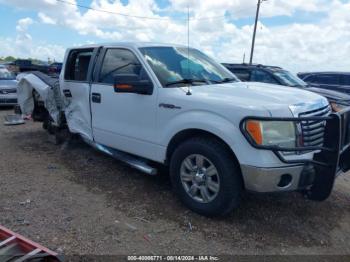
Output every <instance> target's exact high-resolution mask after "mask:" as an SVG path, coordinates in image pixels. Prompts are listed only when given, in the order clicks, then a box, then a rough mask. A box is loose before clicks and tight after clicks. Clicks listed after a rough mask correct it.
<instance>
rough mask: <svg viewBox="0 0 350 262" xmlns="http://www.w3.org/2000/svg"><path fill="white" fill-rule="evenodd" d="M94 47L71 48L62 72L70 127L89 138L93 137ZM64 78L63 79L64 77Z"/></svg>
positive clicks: (63, 91) (62, 87) (62, 89)
mask: <svg viewBox="0 0 350 262" xmlns="http://www.w3.org/2000/svg"><path fill="white" fill-rule="evenodd" d="M93 56H94V49H93V48H87V49H73V50H70V51H69V53H68V55H67V58H66V63H65V68H64V75H63V74H61V76H60V78H61V83H62V81H63V84H62V85H61V92H62V95H63V96H64V97H65V99H66V102H67V104H68V106H67V108H66V118H67V123H68V126H69V129H70V131H71V132H73V133H79V134H81V135H82V136H84V137H85V138H88V139H89V140H92V139H93V135H92V129H91V112H90V83H89V82H90V78H91V77H90V76H91V72H92V67H93V62H92V60H93ZM62 78H63V79H62Z"/></svg>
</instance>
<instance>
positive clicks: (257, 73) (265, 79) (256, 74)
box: [251, 70, 278, 84]
mask: <svg viewBox="0 0 350 262" xmlns="http://www.w3.org/2000/svg"><path fill="white" fill-rule="evenodd" d="M251 81H253V82H262V83H268V84H278V82H277V81H276V80H275V79H274V78H273V77H272V76H271V75H270V74H268V73H267V72H265V71H262V70H253V72H252V76H251Z"/></svg>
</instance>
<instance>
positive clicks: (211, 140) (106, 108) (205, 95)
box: [19, 43, 350, 216]
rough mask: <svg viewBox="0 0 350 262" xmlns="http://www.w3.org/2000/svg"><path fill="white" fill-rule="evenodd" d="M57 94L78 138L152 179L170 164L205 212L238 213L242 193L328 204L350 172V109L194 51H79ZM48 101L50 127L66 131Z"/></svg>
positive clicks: (174, 177) (67, 63) (179, 188)
mask: <svg viewBox="0 0 350 262" xmlns="http://www.w3.org/2000/svg"><path fill="white" fill-rule="evenodd" d="M32 77H33V76H32ZM30 78H31V76H30V75H29V76H28V75H27V76H26V77H23V78H22V79H20V85H19V86H21V83H22V84H23V85H25V83H27V84H28V83H30V82H33V83H34V82H35V81H34V80H33V79H30ZM33 78H35V77H33ZM41 79H42V80H43V81H44V79H43V78H41ZM39 82H40V81H39ZM37 85H38V84H37ZM44 85H45V84H43V86H44ZM27 87H28V85H27ZM32 87H33V88H34V89H38V90H39V88H36V87H35V84H33V85H32ZM20 89H21V88H19V90H20ZM58 89H59V93H60V96H61V99H62V101H63V102H62V103H61V104H62V105H63V106H61V107H60V108H61V109H59V110H61V113H62V114H63V115H64V118H65V121H63V122H64V123H66V124H67V126H68V129H69V131H70V132H71V133H76V134H79V135H80V136H81V137H82V138H83V139H84V141H86V142H87V143H89V144H90V145H92V146H94V147H95V148H97V149H99V150H101V151H103V152H105V153H107V154H109V155H111V156H114V157H116V158H118V159H121V160H123V161H125V162H126V163H128V164H129V165H131V166H133V167H135V168H137V169H139V170H142V171H144V172H146V173H148V174H156V171H157V170H156V168H155V166H156V165H155V163H161V164H163V165H165V166H167V167H169V170H170V172H169V173H170V177H171V181H172V184H173V188H174V191H175V192H176V194H177V195H178V196H179V198H180V199H181V200H182V202H183V203H184V204H185V205H186V206H188V207H189V208H190V209H192V210H193V211H195V212H198V213H200V214H203V215H206V216H217V215H224V214H227V213H228V212H230V211H231V210H233V209H234V208H236V207H238V205H239V203H240V200H241V196H242V193H243V192H244V191H253V192H262V193H264V192H286V191H301V192H303V193H304V194H305V195H306V196H308V197H309V198H310V199H314V200H318V201H321V200H325V199H326V198H327V197H328V196H329V195H330V193H331V191H332V188H333V184H334V180H335V178H336V176H337V175H338V174H340V173H342V172H346V171H348V169H349V168H350V167H349V163H350V154H349V146H348V144H349V133H348V126H349V124H348V122H347V119H348V118H349V116H348V115H349V112H348V111H343V112H339V113H331V108H330V106H329V103H328V102H327V99H325V98H324V97H322V96H319V95H317V94H314V93H311V92H307V91H303V90H299V89H295V88H286V87H279V86H276V85H266V84H261V83H247V82H244V83H243V82H240V81H239V80H238V79H237V78H236V77H235V76H234V75H233V74H232V73H231V72H230V71H228V70H227V69H226V68H225V67H223V66H222V65H220V64H219V63H217V62H215V61H214V60H213V59H211V58H209V57H208V56H206V55H205V54H203V53H202V52H200V51H198V50H196V49H193V48H188V47H185V46H175V45H166V44H150V43H147V44H145V43H115V44H103V45H88V46H83V47H78V48H77V47H74V48H71V49H68V50H67V52H66V55H65V59H64V65H63V69H62V72H61V74H60V77H59V85H58ZM38 92H39V93H42V92H41V91H40V90H39V91H38ZM19 93H21V92H19ZM48 97H49V96H48ZM22 100H23V99H22ZM46 100H47V99H46ZM51 102H52V101H51ZM45 105H49V106H50V108H51V109H50V110H48V111H49V112H50V115H51V116H52V117H50V118H49V119H50V123H46V127H47V126H55V125H56V126H60V125H62V123H63V122H62V121H61V122H60V123H58V121H56V120H55V117H56V115H55V114H53V113H52V112H53V111H54V110H52V107H51V106H52V103H51V104H50V103H48V102H47V101H46V102H45ZM21 107H22V106H21ZM22 110H24V109H22ZM59 129H60V128H58V129H57V130H59Z"/></svg>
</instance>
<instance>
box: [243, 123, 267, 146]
mask: <svg viewBox="0 0 350 262" xmlns="http://www.w3.org/2000/svg"><path fill="white" fill-rule="evenodd" d="M245 128H246V131H247V132H248V134H249V135H250V137H251V138H252V139H253V140H254V142H255V143H256V144H258V145H262V143H263V136H262V131H261V124H260V122H258V121H255V120H248V121H247V122H246V125H245Z"/></svg>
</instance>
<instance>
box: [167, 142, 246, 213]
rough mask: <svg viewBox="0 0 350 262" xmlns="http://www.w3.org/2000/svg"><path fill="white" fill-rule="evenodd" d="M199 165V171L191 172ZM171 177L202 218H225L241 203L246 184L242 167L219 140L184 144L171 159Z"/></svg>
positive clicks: (184, 199)
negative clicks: (243, 179)
mask: <svg viewBox="0 0 350 262" xmlns="http://www.w3.org/2000/svg"><path fill="white" fill-rule="evenodd" d="M201 157H203V160H201ZM197 161H198V163H196V164H195V166H196V167H195V168H189V166H192V167H193V164H194V163H195V162H197ZM190 163H191V164H190ZM201 164H202V166H204V168H202V171H198V169H199V168H198V167H197V166H201ZM212 166H214V168H215V169H214V168H213V167H212ZM213 170H216V172H215V171H213ZM189 173H190V174H191V175H189ZM194 173H195V175H193V174H194ZM201 173H203V174H204V175H203V174H201ZM214 173H216V174H215V176H214V175H213V174H214ZM170 177H171V181H172V185H173V189H174V191H175V193H176V194H177V195H178V197H179V198H180V200H181V201H182V202H183V203H184V204H185V205H186V206H187V207H188V208H190V209H191V210H192V211H194V212H196V213H199V214H201V215H204V216H209V217H214V216H223V215H226V214H228V213H229V212H231V211H232V210H233V209H234V208H237V207H238V206H239V204H240V202H241V196H242V193H243V181H242V176H241V173H240V170H239V168H238V164H237V163H236V161H235V159H234V158H233V156H232V153H231V152H229V151H228V150H227V149H226V148H225V146H224V145H223V144H222V143H221V142H220V141H218V140H216V139H215V138H210V137H198V138H192V139H190V140H187V141H185V142H183V143H182V144H180V145H179V146H178V147H177V148H176V149H175V151H174V153H173V154H172V156H171V160H170ZM191 179H192V180H191ZM209 180H210V181H209ZM213 182H214V183H213ZM209 184H210V185H211V186H209ZM213 184H216V186H213ZM218 185H219V186H218ZM205 188H207V189H205ZM212 188H213V189H214V190H212ZM202 189H203V191H204V194H203V193H202ZM195 191H196V192H195ZM204 196H206V197H204Z"/></svg>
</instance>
